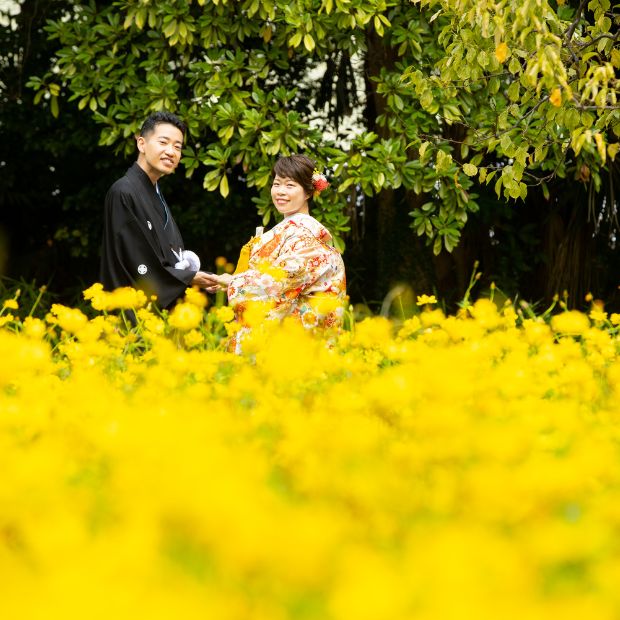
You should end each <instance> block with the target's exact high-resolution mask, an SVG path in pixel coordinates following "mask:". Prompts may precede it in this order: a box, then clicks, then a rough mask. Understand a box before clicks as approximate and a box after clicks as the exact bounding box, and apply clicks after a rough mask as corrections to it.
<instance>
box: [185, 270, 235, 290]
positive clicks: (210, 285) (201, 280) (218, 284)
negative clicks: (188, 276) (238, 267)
mask: <svg viewBox="0 0 620 620" xmlns="http://www.w3.org/2000/svg"><path fill="white" fill-rule="evenodd" d="M231 280H232V275H231V274H229V273H222V274H220V275H217V274H216V273H207V272H205V271H199V272H198V273H196V275H195V276H194V279H193V280H192V284H195V285H196V286H199V287H200V288H204V289H205V290H206V291H207V292H208V293H216V292H217V291H218V290H226V289H227V288H228V285H229V284H230V281H231Z"/></svg>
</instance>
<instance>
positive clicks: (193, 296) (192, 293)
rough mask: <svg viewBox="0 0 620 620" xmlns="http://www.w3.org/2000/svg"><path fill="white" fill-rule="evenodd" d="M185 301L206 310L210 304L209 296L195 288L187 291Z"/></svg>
mask: <svg viewBox="0 0 620 620" xmlns="http://www.w3.org/2000/svg"><path fill="white" fill-rule="evenodd" d="M185 301H186V302H188V303H190V304H194V305H195V306H198V307H199V308H205V307H206V305H207V302H208V300H207V296H206V295H205V294H204V293H203V292H201V291H200V290H199V289H198V288H196V287H194V286H192V287H191V288H188V289H186V290H185Z"/></svg>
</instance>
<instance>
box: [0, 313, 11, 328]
mask: <svg viewBox="0 0 620 620" xmlns="http://www.w3.org/2000/svg"><path fill="white" fill-rule="evenodd" d="M14 318H15V317H14V316H13V315H12V314H10V313H9V314H5V315H4V316H0V327H3V326H4V325H6V324H7V323H10V322H11V321H12V320H13V319H14Z"/></svg>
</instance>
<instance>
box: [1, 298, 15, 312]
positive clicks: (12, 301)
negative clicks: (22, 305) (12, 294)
mask: <svg viewBox="0 0 620 620" xmlns="http://www.w3.org/2000/svg"><path fill="white" fill-rule="evenodd" d="M2 307H3V308H7V309H8V310H17V309H18V308H19V304H18V303H17V300H16V299H7V300H6V301H5V302H4V303H3V304H2Z"/></svg>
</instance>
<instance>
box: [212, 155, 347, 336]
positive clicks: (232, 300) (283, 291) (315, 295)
mask: <svg viewBox="0 0 620 620" xmlns="http://www.w3.org/2000/svg"><path fill="white" fill-rule="evenodd" d="M314 165H315V164H314V162H313V161H312V160H311V159H310V158H309V157H306V156H304V155H291V156H290V157H281V158H280V159H278V161H277V162H276V163H275V165H274V167H273V183H272V186H271V199H272V200H273V204H274V205H275V207H276V209H277V210H278V211H279V212H280V213H281V214H282V215H283V216H284V219H283V220H282V222H280V223H279V224H277V225H276V226H274V227H273V228H272V229H271V230H269V231H267V232H265V233H263V234H261V235H260V236H256V237H254V238H253V239H251V240H250V242H249V243H248V244H247V245H246V247H245V248H244V250H246V252H249V256H248V258H247V265H243V264H242V263H243V262H244V260H243V256H244V252H243V251H242V253H241V257H240V264H239V265H238V266H237V270H236V271H235V273H234V274H232V275H231V274H221V275H215V274H213V275H209V276H208V277H210V278H211V280H212V282H213V285H212V287H211V288H210V289H207V290H211V291H214V290H216V289H217V288H226V289H227V290H228V302H229V305H230V306H231V307H232V308H233V309H234V311H235V316H236V318H237V320H238V321H239V322H240V323H241V324H242V325H247V324H248V323H252V320H251V318H250V315H252V316H257V315H260V312H258V313H257V312H255V311H254V310H255V309H256V308H257V307H258V308H262V309H264V312H263V314H262V316H263V317H264V318H266V319H284V318H286V317H290V316H292V317H297V318H299V320H300V321H301V322H302V324H303V325H304V326H305V327H309V328H310V327H319V328H337V327H340V326H341V325H342V320H343V315H344V302H345V298H346V280H345V270H344V263H343V261H342V257H341V256H340V253H339V252H338V251H337V250H336V249H335V248H334V247H332V245H331V235H330V233H329V231H328V230H327V229H326V228H325V227H324V226H323V225H322V224H321V223H320V222H318V221H317V220H315V219H314V218H313V217H311V216H310V215H309V204H310V203H311V202H312V198H313V196H314V195H316V194H318V193H319V192H321V191H322V190H324V189H325V188H326V187H327V186H328V185H329V183H328V182H327V180H326V179H325V177H324V176H323V175H322V174H320V173H318V172H317V171H316V170H315V168H314Z"/></svg>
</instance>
